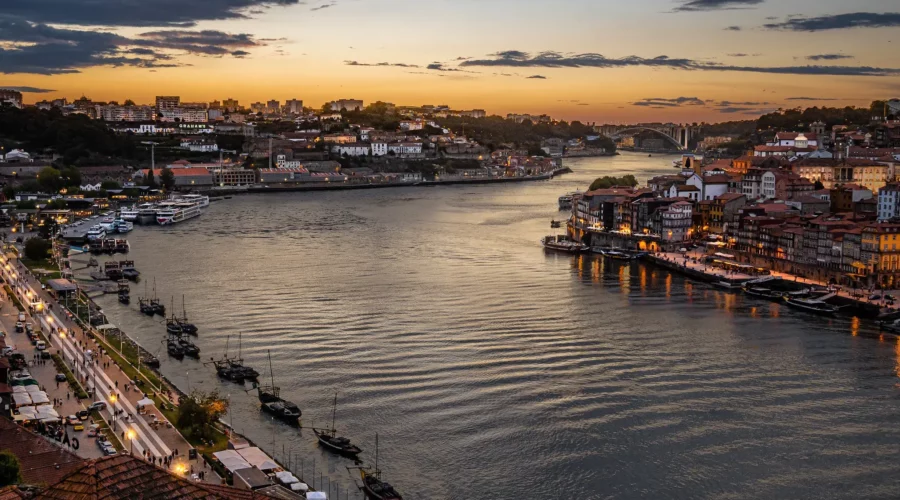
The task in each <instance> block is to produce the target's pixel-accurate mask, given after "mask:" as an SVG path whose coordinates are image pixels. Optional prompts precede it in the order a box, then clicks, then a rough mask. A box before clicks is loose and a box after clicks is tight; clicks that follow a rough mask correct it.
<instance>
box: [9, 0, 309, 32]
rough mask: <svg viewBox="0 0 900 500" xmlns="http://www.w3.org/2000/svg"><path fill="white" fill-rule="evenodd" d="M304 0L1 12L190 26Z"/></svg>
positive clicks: (44, 18)
mask: <svg viewBox="0 0 900 500" xmlns="http://www.w3.org/2000/svg"><path fill="white" fill-rule="evenodd" d="M300 3H302V2H301V1H300V0H203V1H202V2H201V1H196V0H195V1H184V0H140V1H135V0H82V1H74V0H3V2H2V8H0V13H2V15H3V16H6V17H7V18H18V19H20V20H28V21H31V22H35V23H41V24H63V25H79V26H138V27H148V26H169V27H189V26H194V25H196V24H197V22H199V21H215V20H223V19H244V18H247V17H248V15H250V14H251V12H259V10H260V8H270V7H282V6H288V5H297V4H300Z"/></svg>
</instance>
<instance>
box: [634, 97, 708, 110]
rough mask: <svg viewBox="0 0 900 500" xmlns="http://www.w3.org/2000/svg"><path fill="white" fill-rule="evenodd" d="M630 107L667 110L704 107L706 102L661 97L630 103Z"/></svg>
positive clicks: (696, 98)
mask: <svg viewBox="0 0 900 500" xmlns="http://www.w3.org/2000/svg"><path fill="white" fill-rule="evenodd" d="M631 105H632V106H649V107H654V106H659V107H667V108H676V107H679V106H705V105H706V101H704V100H703V99H700V98H699V97H675V98H671V99H667V98H663V97H645V98H643V99H641V100H640V101H637V102H633V103H631Z"/></svg>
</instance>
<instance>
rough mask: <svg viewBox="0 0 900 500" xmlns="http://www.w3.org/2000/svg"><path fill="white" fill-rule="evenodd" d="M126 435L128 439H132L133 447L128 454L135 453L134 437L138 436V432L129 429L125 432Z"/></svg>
mask: <svg viewBox="0 0 900 500" xmlns="http://www.w3.org/2000/svg"><path fill="white" fill-rule="evenodd" d="M125 437H127V438H128V440H129V441H131V449H130V450H129V451H128V454H129V455H134V438H136V437H137V434H135V432H134V430H132V429H128V432H126V433H125Z"/></svg>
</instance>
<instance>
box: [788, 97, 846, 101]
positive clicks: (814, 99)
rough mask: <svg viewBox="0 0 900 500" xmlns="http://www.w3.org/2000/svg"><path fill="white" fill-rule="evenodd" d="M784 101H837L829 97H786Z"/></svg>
mask: <svg viewBox="0 0 900 500" xmlns="http://www.w3.org/2000/svg"><path fill="white" fill-rule="evenodd" d="M784 100H785V101H837V99H834V98H829V97H787V98H785V99H784Z"/></svg>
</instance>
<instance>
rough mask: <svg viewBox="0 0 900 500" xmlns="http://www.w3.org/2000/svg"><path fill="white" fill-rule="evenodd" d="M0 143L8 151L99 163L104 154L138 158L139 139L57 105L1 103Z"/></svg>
mask: <svg viewBox="0 0 900 500" xmlns="http://www.w3.org/2000/svg"><path fill="white" fill-rule="evenodd" d="M0 145H2V146H3V147H4V148H5V149H6V150H7V151H9V150H10V149H12V148H20V149H24V150H26V151H29V152H32V153H45V152H55V153H58V154H60V155H62V163H64V164H66V165H80V164H84V163H85V162H90V163H92V164H97V162H98V161H101V162H102V158H104V157H105V158H110V157H116V158H128V159H131V158H136V157H137V155H138V141H137V140H135V138H134V137H131V136H125V135H116V134H115V133H113V132H112V131H111V130H109V129H108V128H107V127H106V124H105V123H103V122H102V121H99V120H93V119H91V118H90V117H88V116H85V115H79V114H72V115H67V116H64V115H63V114H62V112H60V110H58V109H51V110H40V109H37V108H32V107H29V108H24V109H18V108H15V107H13V106H9V105H2V106H0Z"/></svg>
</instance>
